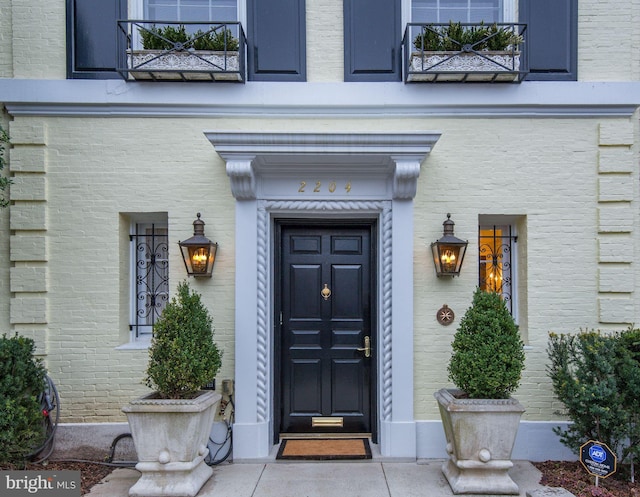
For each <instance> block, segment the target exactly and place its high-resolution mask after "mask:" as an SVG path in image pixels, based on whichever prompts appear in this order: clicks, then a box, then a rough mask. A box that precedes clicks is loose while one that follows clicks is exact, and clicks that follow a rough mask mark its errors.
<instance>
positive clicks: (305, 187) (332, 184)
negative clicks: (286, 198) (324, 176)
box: [298, 181, 351, 193]
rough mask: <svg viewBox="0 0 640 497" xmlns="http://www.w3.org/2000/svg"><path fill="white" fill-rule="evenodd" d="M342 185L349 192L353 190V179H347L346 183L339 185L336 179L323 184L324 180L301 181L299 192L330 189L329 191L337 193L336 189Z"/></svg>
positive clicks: (315, 191)
mask: <svg viewBox="0 0 640 497" xmlns="http://www.w3.org/2000/svg"><path fill="white" fill-rule="evenodd" d="M338 187H340V188H341V189H342V188H344V191H346V192H347V193H349V192H350V191H351V181H347V182H346V183H345V184H344V185H342V184H341V185H338V182H336V181H329V182H328V183H327V184H323V183H322V181H316V182H311V183H307V182H306V181H301V182H300V188H298V193H308V192H313V193H321V192H323V191H328V192H329V193H335V192H336V190H337V189H338Z"/></svg>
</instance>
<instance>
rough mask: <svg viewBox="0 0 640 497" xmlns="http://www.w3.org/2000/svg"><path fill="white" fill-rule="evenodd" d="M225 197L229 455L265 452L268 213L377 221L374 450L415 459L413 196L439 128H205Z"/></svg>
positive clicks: (269, 393) (269, 342)
mask: <svg viewBox="0 0 640 497" xmlns="http://www.w3.org/2000/svg"><path fill="white" fill-rule="evenodd" d="M205 135H206V137H207V138H208V139H209V141H210V142H211V144H212V145H213V146H214V148H215V150H216V152H217V153H218V154H219V155H220V156H221V157H222V158H223V159H224V160H225V161H226V170H227V174H228V176H229V178H230V180H231V191H232V193H233V195H234V197H235V198H236V288H235V295H236V312H235V328H236V334H235V364H236V368H235V419H236V421H235V423H234V426H233V445H234V446H233V457H234V460H254V459H265V458H268V457H269V455H270V454H271V452H272V448H273V445H274V444H273V440H272V434H273V410H274V408H275V407H276V406H274V405H273V404H274V396H273V381H274V379H273V364H272V360H273V347H274V344H273V333H272V323H273V316H272V315H271V313H272V307H273V295H272V281H273V279H272V274H271V270H272V268H273V243H272V233H273V229H272V228H273V220H274V219H275V218H277V217H284V216H286V217H313V218H337V217H340V218H358V217H359V218H362V217H366V218H375V219H377V220H378V230H379V236H378V240H379V241H378V243H379V246H378V254H379V256H378V270H377V275H378V276H377V277H378V282H377V287H378V289H379V290H378V299H377V302H378V304H377V305H378V309H377V310H376V312H377V315H378V317H379V318H378V330H377V333H378V336H377V338H378V340H377V343H378V348H379V350H378V365H377V367H378V379H377V385H378V387H377V388H378V392H377V399H378V406H377V407H378V409H377V412H378V419H377V420H376V421H375V422H377V423H378V433H379V443H380V451H381V453H382V455H383V456H386V457H396V458H415V457H416V425H415V420H414V418H413V409H414V402H413V198H414V197H415V194H416V188H417V180H418V176H419V175H420V166H421V164H422V162H423V161H424V159H425V158H426V156H427V155H428V154H429V152H430V151H431V149H432V148H433V146H434V145H435V143H436V142H437V140H438V138H439V137H440V133H438V132H427V133H388V134H371V133H366V134H365V133H327V134H324V133H242V132H216V131H205Z"/></svg>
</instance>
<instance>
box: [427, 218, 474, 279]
mask: <svg viewBox="0 0 640 497" xmlns="http://www.w3.org/2000/svg"><path fill="white" fill-rule="evenodd" d="M442 225H443V226H444V234H443V236H442V238H440V239H439V240H438V241H437V242H433V243H432V244H431V252H433V263H434V264H435V266H436V275H437V276H452V277H453V276H460V268H461V267H462V261H463V260H464V254H465V252H466V251H467V244H468V243H469V242H465V241H464V240H460V238H456V237H455V236H453V227H454V225H455V223H454V222H453V221H452V220H451V214H447V219H446V221H445V222H444V223H442Z"/></svg>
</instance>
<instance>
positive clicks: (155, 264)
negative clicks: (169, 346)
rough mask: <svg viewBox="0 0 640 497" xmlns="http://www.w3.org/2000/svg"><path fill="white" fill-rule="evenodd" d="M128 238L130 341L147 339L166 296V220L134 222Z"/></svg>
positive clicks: (167, 252)
mask: <svg viewBox="0 0 640 497" xmlns="http://www.w3.org/2000/svg"><path fill="white" fill-rule="evenodd" d="M130 240H131V261H132V268H133V269H132V272H131V273H132V274H131V275H132V282H131V286H132V291H131V295H132V299H131V322H130V326H129V328H130V330H131V332H132V340H133V341H136V340H144V339H149V338H150V337H151V335H152V334H153V325H154V324H155V322H156V320H157V319H158V317H160V314H161V313H162V310H163V309H164V308H165V306H166V304H167V301H168V299H169V241H168V229H167V223H166V222H158V223H133V225H132V232H131V235H130Z"/></svg>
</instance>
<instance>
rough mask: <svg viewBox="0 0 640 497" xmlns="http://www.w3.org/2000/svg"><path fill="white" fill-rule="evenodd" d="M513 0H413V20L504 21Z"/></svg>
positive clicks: (437, 21)
mask: <svg viewBox="0 0 640 497" xmlns="http://www.w3.org/2000/svg"><path fill="white" fill-rule="evenodd" d="M505 3H506V4H509V3H511V0H413V2H412V5H411V21H412V22H434V23H446V22H449V21H453V22H462V23H465V22H471V23H477V22H481V21H484V22H485V23H493V22H502V21H503V19H505V12H504V8H505Z"/></svg>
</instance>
